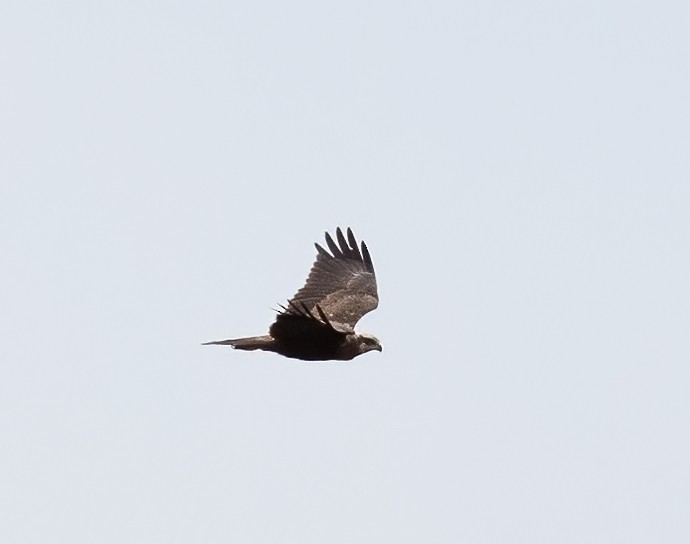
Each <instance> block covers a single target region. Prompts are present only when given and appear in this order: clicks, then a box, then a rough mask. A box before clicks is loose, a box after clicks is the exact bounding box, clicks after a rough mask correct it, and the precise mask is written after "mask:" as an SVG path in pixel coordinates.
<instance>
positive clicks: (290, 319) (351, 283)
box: [204, 227, 382, 361]
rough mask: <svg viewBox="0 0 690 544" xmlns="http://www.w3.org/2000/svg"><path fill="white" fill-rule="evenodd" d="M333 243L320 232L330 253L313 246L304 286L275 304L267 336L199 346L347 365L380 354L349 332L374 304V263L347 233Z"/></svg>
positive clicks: (375, 345) (373, 343)
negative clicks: (277, 306)
mask: <svg viewBox="0 0 690 544" xmlns="http://www.w3.org/2000/svg"><path fill="white" fill-rule="evenodd" d="M335 232H336V240H337V243H336V241H334V240H333V238H331V235H330V234H328V233H326V244H327V245H328V249H329V250H330V253H329V252H328V251H326V250H325V249H324V248H323V247H321V246H320V245H319V244H314V245H315V246H316V250H317V255H316V262H314V265H313V266H312V268H311V271H310V272H309V277H308V278H307V281H306V283H305V284H304V287H302V288H301V289H300V290H299V291H297V293H296V294H295V296H293V297H292V298H291V299H290V300H289V301H288V303H287V306H281V311H279V312H278V316H277V317H276V320H275V322H274V323H273V324H272V325H271V327H270V329H269V331H268V334H267V335H264V336H253V337H251V338H237V339H234V340H219V341H216V342H207V343H206V344H204V345H209V344H217V345H229V346H232V347H233V348H235V349H242V350H249V351H252V350H257V349H259V350H263V351H273V352H275V353H279V354H280V355H284V356H285V357H291V358H293V359H303V360H305V361H328V360H340V361H347V360H350V359H353V358H354V357H357V355H361V354H362V353H366V352H367V351H372V350H378V351H382V348H381V344H380V343H379V341H378V340H377V339H376V338H375V337H373V336H371V335H368V334H358V333H356V332H355V331H354V328H355V325H356V323H357V322H358V321H359V320H360V319H361V317H362V316H363V315H364V314H366V313H367V312H370V311H372V310H374V309H375V308H376V307H377V306H378V304H379V297H378V293H377V289H376V276H375V274H374V265H373V263H372V262H371V257H370V256H369V250H368V249H367V246H366V244H365V243H364V242H362V244H361V249H360V247H358V245H357V240H356V239H355V236H354V234H352V230H351V229H347V238H346V237H345V236H344V235H343V232H342V231H341V230H340V227H338V228H337V229H336V231H335Z"/></svg>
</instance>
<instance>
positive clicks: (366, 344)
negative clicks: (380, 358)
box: [358, 334, 383, 353]
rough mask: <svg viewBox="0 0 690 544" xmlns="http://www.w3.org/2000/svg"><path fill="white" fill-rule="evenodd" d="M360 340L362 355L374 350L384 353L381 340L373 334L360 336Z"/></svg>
mask: <svg viewBox="0 0 690 544" xmlns="http://www.w3.org/2000/svg"><path fill="white" fill-rule="evenodd" d="M358 340H359V350H360V353H366V352H367V351H373V350H376V351H383V347H382V346H381V342H379V339H378V338H376V337H375V336H372V335H371V334H359V335H358Z"/></svg>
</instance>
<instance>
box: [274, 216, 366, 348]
mask: <svg viewBox="0 0 690 544" xmlns="http://www.w3.org/2000/svg"><path fill="white" fill-rule="evenodd" d="M336 239H337V241H338V243H336V242H335V241H334V240H333V238H332V237H331V235H330V234H328V233H326V244H327V245H328V249H330V253H329V252H328V251H326V250H325V249H324V248H323V247H321V246H320V245H319V244H314V245H315V246H316V250H317V252H318V253H317V256H316V262H314V265H313V266H312V268H311V271H310V272H309V276H308V277H307V281H306V283H305V284H304V287H302V288H301V289H300V290H299V291H297V293H296V294H295V296H293V297H292V298H291V299H290V301H289V302H288V306H287V307H284V308H283V311H282V312H280V313H279V315H278V317H277V319H276V322H275V323H274V324H273V326H272V327H271V334H272V335H274V336H275V335H276V333H277V335H278V336H282V335H283V334H286V333H288V332H290V331H291V329H292V327H293V326H298V328H303V327H305V328H311V327H318V328H319V329H321V330H324V331H326V330H328V329H332V330H333V331H334V332H335V331H337V332H340V333H347V332H351V331H352V330H353V329H354V327H355V324H356V323H357V321H359V320H360V319H361V317H362V316H363V315H364V314H366V313H367V312H370V311H372V310H373V309H375V308H376V307H377V306H378V304H379V297H378V292H377V289H376V276H375V274H374V265H373V264H372V262H371V256H370V255H369V250H368V249H367V246H366V244H365V243H364V242H362V244H361V250H360V247H358V245H357V240H356V239H355V236H354V234H353V233H352V230H351V229H349V228H348V229H347V239H346V238H345V236H344V235H343V232H342V230H340V228H338V229H337V230H336ZM305 332H306V331H305Z"/></svg>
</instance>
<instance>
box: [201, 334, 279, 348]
mask: <svg viewBox="0 0 690 544" xmlns="http://www.w3.org/2000/svg"><path fill="white" fill-rule="evenodd" d="M273 342H274V340H273V338H271V337H270V336H268V335H266V336H251V337H249V338H235V339H234V340H216V341H215V342H205V343H203V344H201V345H202V346H210V345H218V346H232V347H233V348H235V349H243V350H247V351H254V350H255V349H262V350H267V351H270V350H271V346H272V345H273Z"/></svg>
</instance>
